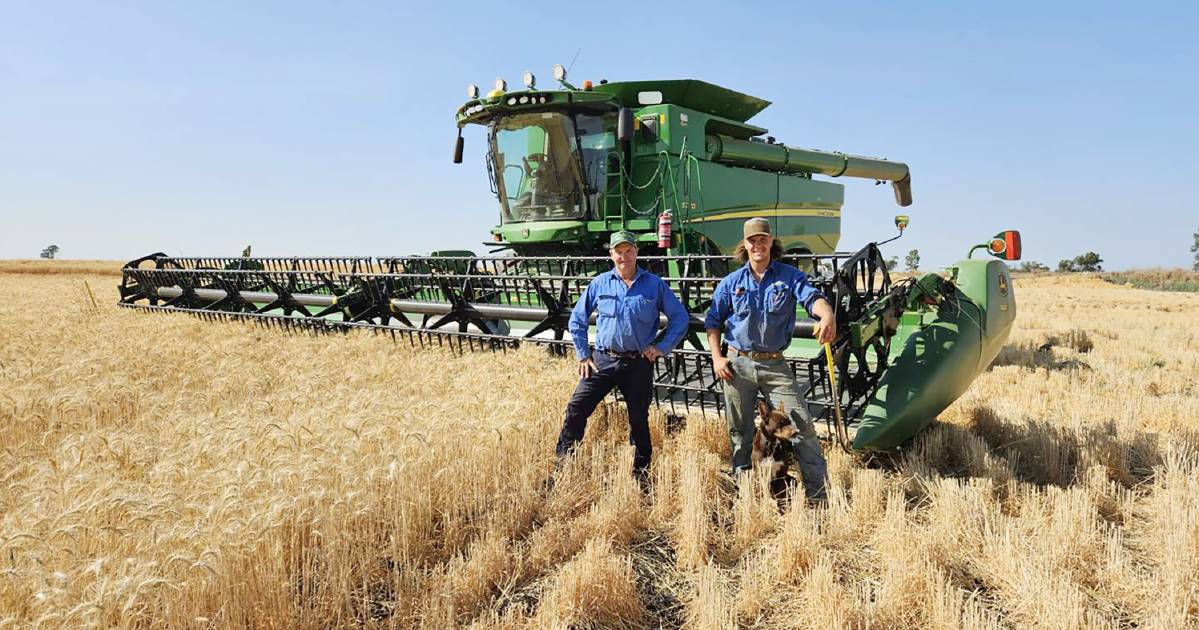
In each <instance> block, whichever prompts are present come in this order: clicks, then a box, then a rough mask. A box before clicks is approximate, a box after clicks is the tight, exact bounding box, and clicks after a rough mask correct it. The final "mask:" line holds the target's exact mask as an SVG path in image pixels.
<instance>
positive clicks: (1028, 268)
mask: <svg viewBox="0 0 1199 630" xmlns="http://www.w3.org/2000/svg"><path fill="white" fill-rule="evenodd" d="M1016 271H1023V272H1024V273H1041V272H1045V271H1049V267H1046V266H1045V265H1042V264H1041V263H1039V262H1037V261H1035V260H1026V261H1024V262H1022V263H1020V265H1019V266H1018V267H1016Z"/></svg>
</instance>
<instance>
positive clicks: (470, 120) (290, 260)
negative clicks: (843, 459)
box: [120, 66, 1020, 449]
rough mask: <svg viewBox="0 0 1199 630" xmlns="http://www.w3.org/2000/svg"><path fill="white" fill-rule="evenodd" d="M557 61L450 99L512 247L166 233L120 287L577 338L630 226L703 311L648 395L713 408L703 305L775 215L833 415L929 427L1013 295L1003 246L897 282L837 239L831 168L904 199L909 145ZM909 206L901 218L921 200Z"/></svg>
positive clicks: (386, 322)
mask: <svg viewBox="0 0 1199 630" xmlns="http://www.w3.org/2000/svg"><path fill="white" fill-rule="evenodd" d="M554 74H555V76H554V78H555V79H556V80H557V82H558V84H559V88H560V89H552V90H543V89H539V88H538V87H537V84H536V78H535V77H534V76H533V75H532V74H531V73H526V75H525V77H524V81H523V82H524V89H523V90H509V89H508V86H507V83H506V82H505V81H503V80H502V79H501V80H497V81H496V84H495V86H494V89H492V90H491V91H489V92H488V93H487V94H486V95H485V96H484V95H480V90H479V89H478V88H477V87H474V86H471V88H470V89H469V91H468V99H469V100H467V102H466V103H465V104H464V105H462V107H460V108H459V109H458V111H457V113H456V122H457V126H458V138H457V140H456V142H455V146H454V161H455V162H461V161H462V158H463V155H464V151H465V139H464V137H463V130H464V129H465V128H467V127H469V126H471V125H479V126H481V127H483V128H485V129H486V140H487V141H486V147H487V150H486V162H485V164H486V168H487V171H488V173H489V175H490V178H491V184H492V191H493V192H494V193H495V196H496V199H497V201H498V205H499V209H500V212H499V216H500V221H499V225H497V226H496V227H495V228H493V229H492V230H491V236H492V240H491V241H490V242H489V243H487V244H489V245H493V246H496V247H498V248H499V249H501V250H508V251H505V253H504V255H498V256H476V255H474V254H473V253H472V252H470V251H452V250H451V251H438V252H435V253H434V254H433V255H409V256H392V257H356V256H351V257H331V258H312V257H286V258H263V257H251V256H250V251H249V248H247V249H246V251H245V252H244V255H243V256H240V257H238V256H230V257H215V258H177V257H170V256H167V255H166V254H163V253H161V252H159V253H155V254H151V255H149V256H144V257H142V258H138V259H135V260H132V261H130V262H129V263H128V264H126V265H125V267H124V269H122V281H121V285H120V295H121V301H120V303H121V306H123V307H127V308H136V309H140V310H145V311H153V312H171V313H189V314H193V315H196V316H200V317H203V318H207V319H222V320H226V319H233V320H240V321H250V322H255V323H258V324H262V325H265V326H271V327H278V328H282V329H286V330H302V331H313V332H335V331H346V330H362V329H366V330H373V331H377V332H382V333H385V334H387V335H389V336H391V337H392V338H394V339H398V340H403V341H406V342H408V343H410V344H412V345H413V346H420V347H424V346H440V347H444V346H449V347H452V348H454V349H457V350H467V349H471V350H501V349H507V348H512V347H516V346H519V345H521V344H534V345H539V346H543V347H546V348H548V349H550V350H551V351H553V352H555V353H567V352H570V351H571V342H570V340H569V339H567V338H566V337H567V323H568V320H569V316H570V312H571V309H572V307H573V306H574V305H575V303H576V302H577V301H578V300H579V298H580V296H581V295H582V294H583V291H584V289H585V288H586V286H587V284H588V283H589V282H590V281H591V279H592V278H593V277H594V276H595V274H596V273H598V272H600V271H603V270H607V269H610V268H611V262H610V260H609V259H608V257H607V256H606V255H605V254H606V252H605V251H604V250H605V243H606V242H607V240H608V236H609V235H610V234H611V233H612V232H614V231H617V230H627V231H631V232H633V233H634V234H636V235H637V238H638V243H639V245H640V248H641V250H642V251H641V254H642V255H640V256H639V257H638V263H639V264H643V265H645V266H646V267H648V268H650V269H652V270H653V271H655V272H657V273H658V274H659V275H660V276H662V278H663V279H664V280H665V281H666V282H667V283H668V285H669V286H670V287H671V289H672V290H673V291H674V292H675V293H676V294H677V295H678V296H679V298H680V300H681V301H682V303H683V305H684V307H685V308H686V309H687V311H688V313H689V315H690V322H691V323H690V331H689V334H688V336H687V341H686V342H684V346H685V347H680V348H678V349H676V350H675V351H674V352H672V353H671V354H670V356H669V357H665V358H663V359H660V360H659V361H657V362H656V363H655V364H654V371H655V375H654V379H655V387H654V393H655V398H656V400H657V401H658V403H659V404H660V405H665V406H669V407H670V408H671V409H672V410H678V409H680V408H681V409H682V410H688V411H703V412H713V411H715V412H718V411H720V410H721V409H722V408H723V405H724V398H723V392H722V389H721V387H720V384H719V382H718V381H717V379H716V378H715V377H714V375H713V373H712V363H711V354H710V352H709V349H708V348H707V347H706V343H707V342H706V338H705V337H706V335H704V330H703V317H704V314H705V312H706V311H707V309H708V308H709V306H710V305H711V302H712V294H713V291H714V289H715V287H716V285H717V284H718V283H719V282H720V279H721V277H722V276H723V275H725V274H727V273H728V271H729V270H730V269H731V268H732V267H733V266H734V265H735V264H736V262H735V261H734V260H733V257H732V256H731V254H732V253H733V252H734V249H735V247H736V246H737V244H738V243H739V242H740V241H741V234H742V229H741V226H742V224H743V223H744V221H745V220H746V219H748V218H751V217H765V218H767V219H768V220H769V221H770V222H771V223H772V228H773V229H772V232H773V234H774V235H775V239H776V241H777V242H779V244H780V245H781V246H782V249H783V250H784V252H785V254H784V258H783V262H785V263H787V264H793V265H796V266H798V267H800V268H801V269H804V270H806V271H809V272H810V273H811V275H812V277H813V281H814V283H815V284H816V285H817V286H818V287H819V288H820V289H821V290H822V291H823V292H824V294H825V295H826V296H828V297H829V299H830V302H831V303H832V304H833V306H834V308H835V309H836V312H837V327H838V330H837V339H836V340H835V341H834V343H833V344H831V347H830V348H829V349H828V350H829V351H828V354H827V357H825V356H822V354H821V352H822V350H821V348H820V347H819V346H818V345H817V344H816V343H815V340H814V339H813V338H812V337H813V333H814V329H815V322H814V321H813V320H812V319H811V318H810V317H809V316H808V314H807V313H804V312H802V309H801V310H799V312H797V319H796V324H795V329H794V331H793V336H794V339H793V341H792V343H791V345H790V347H789V348H788V349H787V352H786V361H787V363H788V364H789V366H790V368H791V369H792V371H793V372H794V373H795V375H796V376H797V378H798V379H800V380H801V381H802V382H804V383H806V384H807V386H808V389H809V394H808V398H809V400H810V407H811V410H812V412H813V415H814V417H816V418H821V419H824V420H825V422H826V424H825V427H826V428H827V429H828V433H829V434H832V433H833V431H832V429H833V417H834V410H835V411H837V412H840V411H844V414H840V415H841V416H843V418H844V419H845V421H846V425H844V426H845V427H846V429H847V430H846V431H837V433H836V435H837V436H838V438H843V439H844V440H845V441H844V442H843V444H844V445H845V446H847V447H852V448H856V449H889V448H893V447H895V446H897V445H899V444H900V443H902V442H903V441H904V440H906V439H908V438H910V437H911V436H913V435H915V434H916V433H917V432H918V431H919V430H920V429H921V428H923V427H924V426H925V425H927V424H928V422H930V421H931V420H932V419H933V418H934V417H935V416H936V415H937V414H938V413H939V412H940V411H941V410H942V409H944V408H945V407H946V406H948V405H949V404H950V403H951V402H953V400H954V399H956V398H957V397H958V396H959V395H960V394H961V393H962V392H963V391H964V390H965V388H966V387H967V386H968V385H969V383H970V382H971V381H972V380H973V378H974V377H975V376H976V375H977V374H978V373H979V371H981V370H982V369H985V367H986V365H987V364H988V363H989V362H990V361H991V359H992V358H993V357H994V356H995V354H996V353H997V352H998V349H999V348H1000V347H1001V346H1002V344H1003V342H1004V340H1005V339H1006V338H1007V335H1008V332H1009V330H1010V327H1011V323H1012V321H1013V318H1014V316H1015V296H1014V293H1013V291H1012V287H1011V278H1010V275H1009V274H1008V270H1007V266H1006V265H1005V264H1003V262H1001V261H999V260H973V259H970V258H969V257H967V258H966V259H965V260H962V261H959V262H957V263H955V264H954V265H953V266H951V267H950V268H949V269H948V274H947V275H946V276H940V275H936V274H928V275H923V276H918V277H915V278H906V279H903V280H898V281H895V282H892V278H891V275H890V273H889V272H888V269H887V261H886V259H885V258H884V257H883V255H882V252H881V250H880V249H879V245H880V244H883V243H887V242H889V241H883V242H882V243H870V244H867V245H866V246H865V247H863V248H861V249H860V250H857V251H849V252H841V251H837V244H838V242H839V240H840V232H841V207H842V203H843V200H844V187H843V186H841V185H840V184H837V183H833V182H829V181H821V180H819V179H817V176H827V177H833V178H837V177H857V178H866V179H873V180H878V181H887V182H890V183H891V184H892V187H893V189H894V192H895V199H896V201H897V202H898V204H899V205H900V206H907V205H909V204H911V202H912V198H911V175H910V174H909V171H908V167H907V165H905V164H903V163H901V162H895V161H890V160H883V159H876V158H867V157H859V156H852V155H847V154H843V153H836V152H827V151H816V150H811V149H801V148H797V147H793V146H788V145H784V144H781V143H778V142H776V141H775V140H774V138H772V137H770V136H767V135H766V133H767V131H766V129H763V128H761V127H757V126H754V125H752V124H750V123H749V122H748V121H749V120H750V118H752V117H753V116H754V115H755V114H757V113H758V112H760V111H762V109H764V108H765V107H766V106H768V105H769V104H770V103H769V102H768V101H765V100H762V99H760V98H757V97H754V96H750V95H747V94H743V93H740V92H736V91H733V90H730V89H727V88H723V87H719V86H716V85H712V84H710V83H705V82H703V81H698V80H691V79H687V80H669V81H631V82H618V83H617V82H614V83H608V82H604V81H600V82H599V83H598V84H592V83H591V82H590V81H585V82H583V83H582V84H581V85H580V86H579V87H575V86H574V85H572V84H571V83H569V82H568V81H567V80H566V72H565V70H564V69H562V68H561V66H558V67H556V68H555V73H554ZM895 226H896V228H897V229H898V230H899V234H900V235H902V234H903V232H904V231H905V230H906V229H907V228H908V217H907V215H900V216H897V217H896V218H895ZM896 238H898V236H897V237H896ZM891 240H894V239H891ZM978 248H982V249H986V250H987V251H988V252H990V253H992V254H994V255H996V256H998V257H1001V258H1004V259H1006V260H1013V259H1014V258H1013V257H1018V256H1019V250H1020V241H1019V235H1018V234H1017V233H1015V232H1003V233H1001V234H999V235H997V236H996V237H995V238H993V239H991V240H990V241H988V242H986V243H984V244H982V245H980V246H979V247H977V248H976V249H978ZM972 251H973V250H972ZM817 270H819V271H817ZM662 325H663V326H664V325H665V322H664V321H663V322H662ZM826 358H827V361H826V360H825V359H826ZM830 365H832V370H833V371H834V372H831V373H830V370H829V366H830ZM833 374H835V376H836V378H835V379H833V378H831V377H832V376H833ZM834 382H835V385H834ZM850 441H852V443H850Z"/></svg>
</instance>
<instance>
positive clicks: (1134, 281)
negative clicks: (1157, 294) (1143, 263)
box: [1100, 268, 1199, 293]
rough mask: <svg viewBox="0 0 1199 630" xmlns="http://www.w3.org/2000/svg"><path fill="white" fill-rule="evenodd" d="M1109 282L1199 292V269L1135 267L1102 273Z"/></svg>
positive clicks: (1159, 289)
mask: <svg viewBox="0 0 1199 630" xmlns="http://www.w3.org/2000/svg"><path fill="white" fill-rule="evenodd" d="M1100 277H1101V278H1103V279H1104V280H1107V281H1108V282H1114V283H1116V284H1123V285H1128V286H1133V287H1136V288H1138V289H1151V290H1155V291H1189V292H1191V293H1196V292H1199V270H1195V271H1188V270H1186V269H1161V268H1158V269H1134V270H1131V271H1114V272H1107V273H1103V274H1100Z"/></svg>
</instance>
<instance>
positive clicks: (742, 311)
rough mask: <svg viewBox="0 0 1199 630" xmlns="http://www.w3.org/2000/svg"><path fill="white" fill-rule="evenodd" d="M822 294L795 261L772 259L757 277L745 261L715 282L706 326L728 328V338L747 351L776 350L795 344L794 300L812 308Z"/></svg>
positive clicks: (806, 307)
mask: <svg viewBox="0 0 1199 630" xmlns="http://www.w3.org/2000/svg"><path fill="white" fill-rule="evenodd" d="M823 298H824V294H823V293H821V292H820V290H819V289H817V288H816V287H814V286H812V283H811V282H809V281H808V276H807V274H805V273H804V272H802V271H800V270H799V269H796V268H795V267H793V266H791V265H788V264H786V263H782V262H779V261H777V260H776V261H772V262H771V263H770V266H769V267H767V268H766V273H764V274H762V279H761V281H759V280H757V279H756V278H754V274H753V271H752V270H751V269H750V267H749V263H746V264H745V266H743V267H741V268H740V269H737V270H736V271H734V272H732V273H730V274H729V275H727V276H725V277H724V279H723V280H721V281H720V284H718V285H716V291H714V292H713V294H712V306H711V308H709V309H708V315H707V317H705V318H704V328H707V329H716V330H722V331H724V338H725V341H727V342H728V344H729V345H730V346H732V347H734V348H736V349H738V350H741V351H743V352H778V351H781V350H785V349H786V348H787V346H789V345H791V336H792V332H793V330H794V329H795V306H796V304H797V303H798V304H801V305H803V307H804V310H806V311H807V312H809V313H811V312H812V304H813V303H815V302H816V300H819V299H823Z"/></svg>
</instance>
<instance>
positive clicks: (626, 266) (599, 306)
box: [557, 232, 688, 481]
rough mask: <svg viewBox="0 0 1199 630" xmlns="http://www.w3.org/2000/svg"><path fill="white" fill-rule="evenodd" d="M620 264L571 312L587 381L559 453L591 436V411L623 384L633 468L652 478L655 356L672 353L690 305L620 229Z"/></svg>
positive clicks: (574, 400) (570, 408) (613, 244)
mask: <svg viewBox="0 0 1199 630" xmlns="http://www.w3.org/2000/svg"><path fill="white" fill-rule="evenodd" d="M608 250H609V253H610V254H611V256H612V262H613V263H614V265H615V268H614V269H612V271H609V272H605V273H602V274H600V275H598V276H596V277H595V279H594V280H592V281H591V284H589V285H587V289H586V290H585V291H583V295H582V297H580V298H579V301H578V303H577V304H575V307H574V310H573V311H572V312H571V314H570V324H569V329H570V335H571V337H572V339H573V341H574V346H575V356H576V357H578V359H579V365H578V370H579V384H578V386H577V387H575V392H574V395H573V396H571V398H570V402H569V403H568V404H567V405H566V419H565V420H564V421H563V423H562V432H561V434H559V436H558V448H557V454H558V458H559V459H561V458H563V457H565V456H567V455H569V454H570V453H571V452H573V451H574V449H575V446H576V445H577V444H578V443H579V441H580V440H582V439H583V432H584V430H585V429H586V428H587V418H588V417H590V416H591V412H592V411H595V407H596V405H598V404H599V403H600V401H601V400H603V399H604V396H607V395H608V392H610V391H612V388H613V387H617V388H619V389H620V394H621V396H624V400H625V404H626V405H627V406H628V410H629V442H630V443H631V444H632V445H633V451H634V452H633V472H634V474H636V475H637V476H638V478H639V479H641V480H642V481H644V480H645V478H646V472H647V470H648V468H649V461H650V456H651V454H652V452H653V450H652V447H651V446H650V439H649V403H650V400H651V399H652V398H653V380H654V369H653V362H654V361H657V360H658V359H659V358H660V357H662V356H664V355H667V354H669V353H670V351H671V350H673V349H674V347H675V346H676V345H678V343H679V341H681V340H682V339H683V335H684V334H685V333H686V332H687V319H688V317H687V309H685V308H683V304H682V303H681V302H679V298H678V297H676V296H675V294H674V292H673V291H671V290H670V287H669V286H667V285H666V282H665V281H663V280H662V279H661V278H659V277H658V276H655V275H654V274H652V273H650V272H648V271H645V270H644V269H640V268H638V267H637V243H636V236H634V235H633V234H632V233H630V232H616V233H615V234H613V235H612V238H611V239H610V240H609V242H608ZM593 312H594V313H597V315H596V318H595V325H596V339H595V351H594V352H592V350H591V348H590V347H589V346H588V344H587V327H588V322H589V321H590V319H591V314H592V313H593ZM658 313H665V314H666V322H667V323H666V333H665V334H664V335H663V337H662V341H661V342H659V343H658V344H656V345H654V343H653V341H654V337H656V336H657V334H658Z"/></svg>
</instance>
